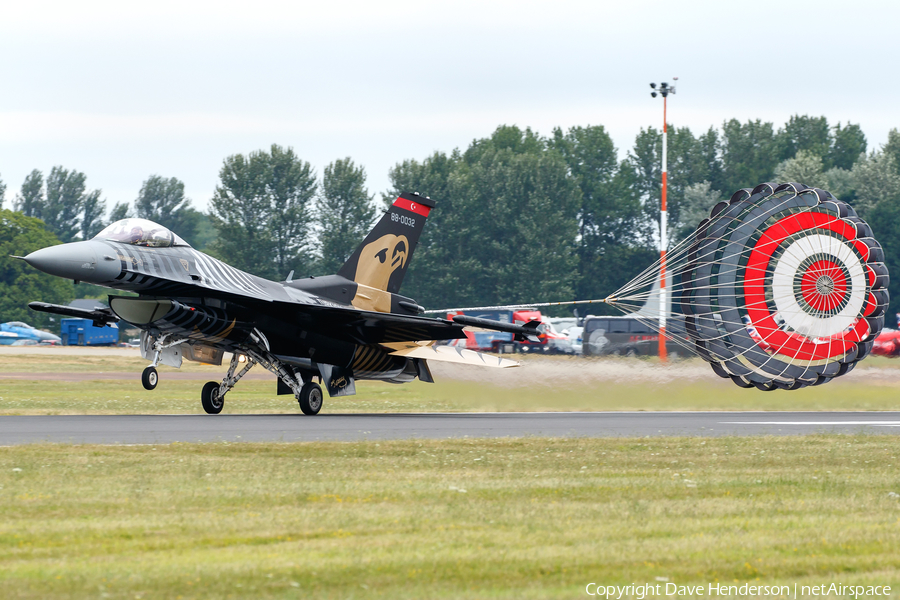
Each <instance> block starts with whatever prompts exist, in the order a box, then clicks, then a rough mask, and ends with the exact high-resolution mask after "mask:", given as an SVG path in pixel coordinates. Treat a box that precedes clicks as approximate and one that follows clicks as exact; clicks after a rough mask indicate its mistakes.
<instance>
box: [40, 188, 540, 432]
mask: <svg viewBox="0 0 900 600" xmlns="http://www.w3.org/2000/svg"><path fill="white" fill-rule="evenodd" d="M434 206H435V203H434V201H433V200H431V199H430V198H427V197H423V196H419V195H418V194H401V195H400V196H399V197H398V198H397V199H396V201H395V202H394V203H393V205H392V206H391V207H390V208H389V209H388V210H387V211H386V212H385V214H384V216H383V217H382V218H381V220H380V221H379V222H378V223H377V224H376V225H375V227H374V229H373V230H372V231H371V232H370V233H369V235H368V237H366V239H365V240H364V241H363V242H362V244H361V245H360V246H359V248H357V249H356V251H355V252H354V253H353V254H352V255H351V256H350V258H349V260H348V261H347V263H346V264H345V265H344V266H343V267H342V268H341V270H340V271H339V272H338V273H337V274H336V275H328V276H324V277H308V278H304V279H297V280H293V279H292V275H293V272H292V273H291V274H290V275H288V277H287V280H286V281H283V282H280V283H277V282H273V281H269V280H266V279H262V278H260V277H256V276H254V275H251V274H249V273H245V272H243V271H240V270H238V269H235V268H233V267H231V266H229V265H227V264H225V263H223V262H221V261H219V260H216V259H215V258H213V257H211V256H208V255H206V254H204V253H203V252H199V251H197V250H194V249H193V248H191V246H190V245H188V244H187V243H186V242H185V241H184V240H182V239H181V238H180V237H178V236H177V235H175V234H174V233H173V232H172V231H169V230H168V229H166V228H165V227H162V226H160V225H158V224H156V223H153V222H151V221H147V220H144V219H124V220H121V221H117V222H115V223H113V224H111V225H110V226H109V227H107V228H106V229H104V230H103V231H101V232H100V233H99V234H97V236H96V237H95V238H94V239H92V240H88V241H81V242H73V243H69V244H62V245H58V246H51V247H49V248H44V249H42V250H37V251H35V252H32V253H31V254H29V255H28V256H26V257H24V260H25V261H26V262H27V263H28V264H30V265H31V266H33V267H35V268H37V269H39V270H41V271H44V272H45V273H50V274H52V275H57V276H59V277H65V278H67V279H73V280H75V281H85V282H88V283H93V284H97V285H101V286H105V287H108V288H112V289H115V290H126V291H130V292H136V293H137V294H138V296H137V297H133V296H132V297H126V296H115V295H113V296H110V297H109V308H108V309H102V310H83V309H74V308H70V307H67V306H59V305H54V304H46V303H43V302H32V303H31V304H29V306H30V307H31V308H32V309H34V310H39V311H44V312H51V313H56V314H61V315H69V316H76V317H82V318H90V319H92V320H93V321H94V324H95V325H97V326H102V325H106V324H109V323H115V322H118V321H119V320H122V321H125V322H128V323H131V324H132V325H134V326H136V327H139V328H140V329H141V330H142V333H141V353H142V355H143V357H144V358H146V359H147V360H150V361H152V362H151V364H150V366H148V367H147V368H146V369H144V372H143V375H142V378H141V379H142V382H143V385H144V387H145V388H146V389H148V390H152V389H154V388H155V387H156V385H157V383H158V381H159V374H158V372H157V369H156V367H157V366H158V365H159V363H163V364H165V365H169V366H172V367H180V366H181V362H182V359H187V360H194V361H199V362H205V363H211V364H216V365H220V364H222V359H223V356H224V354H225V352H230V353H231V356H232V358H231V363H230V365H229V367H228V371H227V373H226V375H225V377H224V378H223V379H222V381H221V382H215V381H210V382H209V383H207V384H206V385H204V386H203V390H202V393H201V401H202V404H203V408H204V410H205V411H206V412H207V413H209V414H217V413H220V412H221V411H222V408H223V406H224V402H225V395H226V393H227V392H228V391H229V390H231V389H232V388H233V387H234V385H235V384H236V383H237V382H238V380H240V378H241V377H243V376H244V375H245V374H246V373H247V371H249V370H250V368H251V367H252V366H253V365H254V364H257V363H258V364H260V365H262V366H263V367H264V368H266V369H268V370H269V371H271V372H273V373H274V374H275V375H277V377H278V390H277V393H279V394H293V395H294V396H295V397H296V398H297V401H298V402H299V404H300V409H301V410H302V411H303V412H304V413H305V414H307V415H315V414H317V413H318V412H319V410H321V408H322V403H323V396H322V388H321V386H320V385H319V383H322V384H324V385H325V388H326V389H327V390H328V393H329V395H331V396H347V395H352V394H355V393H356V384H355V381H356V380H357V379H377V380H381V381H389V382H392V383H404V382H408V381H412V380H413V379H415V378H416V377H418V378H419V379H420V380H421V381H426V382H433V381H434V380H433V378H432V376H431V372H430V370H429V368H428V364H427V362H426V361H427V360H428V359H432V360H445V361H451V362H463V363H470V364H478V365H484V366H493V367H508V366H515V364H516V363H515V362H513V361H510V360H506V359H502V358H497V357H490V356H485V355H481V354H478V353H475V352H471V351H468V350H457V349H456V348H450V347H447V346H434V342H435V341H437V340H450V339H457V338H463V337H465V333H464V332H463V328H464V327H465V326H474V327H480V328H485V329H492V330H495V331H504V332H509V333H513V334H514V335H515V336H516V337H517V338H519V339H523V338H525V337H529V336H535V335H536V333H537V332H536V328H537V326H538V324H539V323H537V322H531V323H527V324H525V325H512V324H509V323H500V322H496V321H489V320H484V319H476V318H473V317H466V316H457V317H454V319H453V320H452V321H449V320H445V319H438V318H431V317H426V316H423V315H422V313H423V312H424V309H423V308H422V307H421V306H419V305H418V304H417V303H416V302H415V301H414V300H412V299H411V298H407V297H404V296H401V295H399V294H398V293H397V292H398V291H399V290H400V284H401V282H402V281H403V276H404V274H405V273H406V270H407V268H408V267H409V261H410V260H411V259H412V255H413V251H414V250H415V247H416V243H417V242H418V239H419V235H420V234H421V232H422V228H423V227H424V225H425V219H426V217H428V213H429V212H430V211H431V209H433V208H434ZM317 381H318V382H317Z"/></svg>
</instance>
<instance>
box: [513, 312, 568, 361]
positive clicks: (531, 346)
mask: <svg viewBox="0 0 900 600" xmlns="http://www.w3.org/2000/svg"><path fill="white" fill-rule="evenodd" d="M529 321H540V322H541V324H540V325H539V326H538V331H540V332H541V333H540V334H539V335H538V341H537V342H533V341H531V340H524V341H522V342H518V350H519V352H557V351H559V352H561V351H562V350H561V347H562V346H565V345H571V342H570V341H569V337H568V336H565V335H563V334H561V333H559V332H558V331H556V329H555V328H554V327H553V325H552V324H551V323H550V321H548V320H547V319H545V318H544V316H543V315H541V311H539V310H517V311H514V312H513V323H515V324H516V325H524V324H525V323H528V322H529Z"/></svg>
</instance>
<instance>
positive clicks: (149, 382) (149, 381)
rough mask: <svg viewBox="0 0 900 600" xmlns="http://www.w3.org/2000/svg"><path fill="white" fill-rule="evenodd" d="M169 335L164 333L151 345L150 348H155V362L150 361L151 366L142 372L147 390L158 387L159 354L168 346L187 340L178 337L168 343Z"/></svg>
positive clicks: (142, 378) (142, 380)
mask: <svg viewBox="0 0 900 600" xmlns="http://www.w3.org/2000/svg"><path fill="white" fill-rule="evenodd" d="M167 337H169V335H168V334H165V333H164V334H162V335H161V336H159V338H157V339H156V340H155V341H154V342H153V345H152V346H151V347H150V349H151V350H153V362H152V363H150V366H148V367H147V368H146V369H144V371H143V373H141V384H143V386H144V389H145V390H154V389H156V384H158V383H159V372H158V371H157V370H156V366H157V365H158V364H159V355H160V354H162V351H163V350H165V349H166V348H171V347H172V346H177V345H178V344H182V343H184V342H185V341H186V340H184V339H177V340H175V341H174V342H169V343H168V344H167V343H166V338H167Z"/></svg>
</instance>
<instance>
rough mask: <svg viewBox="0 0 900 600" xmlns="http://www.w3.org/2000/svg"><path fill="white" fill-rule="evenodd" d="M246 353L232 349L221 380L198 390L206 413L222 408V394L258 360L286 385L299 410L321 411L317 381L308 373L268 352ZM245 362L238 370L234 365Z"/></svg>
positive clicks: (250, 351) (212, 413) (322, 398)
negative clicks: (233, 351) (229, 361)
mask: <svg viewBox="0 0 900 600" xmlns="http://www.w3.org/2000/svg"><path fill="white" fill-rule="evenodd" d="M244 352H246V354H240V353H238V352H235V353H234V354H232V356H231V364H229V365H228V372H227V373H226V374H225V377H224V378H223V379H222V383H217V382H215V381H210V382H209V383H207V384H206V385H204V386H203V391H202V392H201V393H200V403H201V404H202V405H203V410H204V411H206V413H207V414H210V415H217V414H219V413H220V412H222V409H223V408H224V407H225V394H227V393H228V392H229V391H231V388H233V387H234V386H235V384H236V383H237V382H238V381H239V380H240V379H241V377H243V376H244V375H245V374H246V373H247V371H249V370H250V367H252V366H253V364H254V363H259V364H260V365H262V366H263V367H265V368H266V369H267V370H269V371H271V372H273V373H275V374H276V375H277V376H278V378H279V379H281V381H282V382H283V383H284V384H285V385H286V386H288V387H289V388H290V389H291V391H292V392H293V393H294V397H295V398H297V402H298V403H299V404H300V410H302V411H303V414H305V415H316V414H318V413H319V411H320V410H322V404H323V403H324V396H323V395H322V388H321V386H319V384H317V383H315V382H313V380H312V376H311V375H310V374H309V373H306V372H303V373H301V372H300V371H299V370H296V369H295V368H294V367H290V366H286V365H285V364H283V363H282V362H281V361H280V360H278V359H277V358H275V357H274V356H272V355H271V354H270V353H269V352H259V351H256V350H250V349H246V350H244ZM244 361H246V365H245V366H244V367H243V368H242V369H240V371H238V366H239V365H240V364H241V363H242V362H244Z"/></svg>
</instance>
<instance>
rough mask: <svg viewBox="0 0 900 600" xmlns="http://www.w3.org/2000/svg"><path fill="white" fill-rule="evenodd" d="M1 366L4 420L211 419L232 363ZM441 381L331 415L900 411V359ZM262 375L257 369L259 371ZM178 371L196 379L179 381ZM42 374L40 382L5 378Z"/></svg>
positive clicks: (589, 370) (53, 359)
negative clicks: (778, 370) (206, 413)
mask: <svg viewBox="0 0 900 600" xmlns="http://www.w3.org/2000/svg"><path fill="white" fill-rule="evenodd" d="M2 358H3V360H2V361H0V415H4V414H6V415H10V414H136V413H141V414H151V413H155V414H160V413H201V412H202V409H201V407H200V401H199V397H200V388H201V387H202V385H203V383H204V381H207V380H218V379H220V378H221V376H222V374H223V373H224V372H225V368H226V367H225V366H221V367H213V366H209V365H200V364H197V363H189V362H185V363H184V367H183V368H182V369H181V370H180V371H177V370H176V369H172V368H170V367H165V366H163V367H160V384H159V386H158V387H157V389H156V390H154V391H152V392H148V391H146V390H144V389H143V388H142V387H141V384H140V372H141V370H142V369H143V368H144V367H145V366H146V361H144V360H142V359H140V358H139V357H137V356H134V357H132V356H98V355H91V354H86V355H84V356H79V355H58V356H54V355H49V356H41V357H35V356H33V355H21V356H19V355H5V356H3V357H2ZM433 368H434V371H435V377H436V379H437V383H435V384H425V383H421V382H419V381H415V382H412V383H409V384H404V385H392V384H387V383H381V382H371V381H362V382H358V383H357V390H358V395H356V396H351V397H346V398H326V401H325V408H324V409H323V410H324V412H325V413H344V412H436V411H448V412H453V411H541V410H554V411H559V410H562V411H568V410H589V411H596V410H613V411H614V410H897V409H900V361H898V362H894V361H890V360H889V359H880V358H875V359H870V360H867V361H866V362H865V363H863V366H861V367H860V368H858V369H857V370H856V371H853V372H852V373H850V374H849V375H847V376H845V377H842V378H839V379H836V380H834V381H832V382H831V383H828V384H827V385H822V386H817V387H812V388H806V389H803V390H796V391H791V392H785V391H775V392H760V391H759V390H756V389H750V390H745V389H741V388H738V387H737V386H735V385H734V384H733V383H731V382H730V381H728V380H724V379H721V378H719V377H717V376H715V375H714V374H713V373H712V371H711V370H710V369H709V368H708V366H706V365H705V363H702V362H701V361H699V360H693V361H681V362H678V363H675V364H674V365H672V366H671V367H669V368H667V369H661V368H659V367H658V365H655V364H654V363H653V361H649V360H642V359H611V360H581V359H572V358H566V357H539V358H532V357H528V358H526V359H525V361H524V364H523V366H522V367H520V368H518V369H506V370H502V371H500V370H493V369H479V368H478V367H466V366H463V367H457V366H453V365H451V366H446V365H434V366H433ZM259 371H261V369H260V367H255V368H254V370H253V371H251V373H257V372H259ZM175 372H187V373H196V374H197V376H198V379H196V380H176V379H173V378H172V377H170V374H172V373H175ZM10 373H34V374H35V376H34V378H33V379H31V378H29V379H21V378H18V379H12V378H8V377H7V378H4V377H3V375H4V374H10ZM42 373H73V374H77V375H81V376H87V377H88V378H89V377H90V375H89V374H90V373H118V374H126V373H127V374H129V377H130V378H131V379H129V380H103V379H96V380H91V379H88V380H87V381H79V382H73V381H51V380H45V379H42V378H41V374H42ZM298 410H299V408H298V407H297V403H296V402H295V401H294V399H293V398H292V397H291V396H277V395H276V394H275V380H274V378H272V379H270V380H250V379H244V380H242V381H240V382H239V383H238V385H237V387H236V388H235V389H234V390H233V391H231V392H230V393H229V394H228V396H227V397H226V402H225V411H224V412H226V413H273V412H296V411H298Z"/></svg>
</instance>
